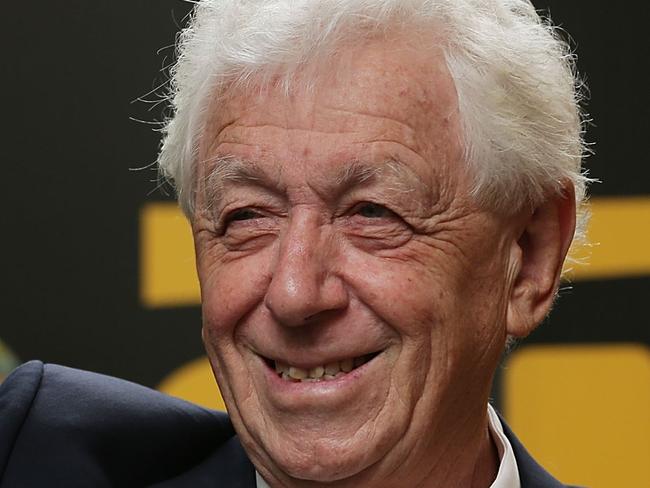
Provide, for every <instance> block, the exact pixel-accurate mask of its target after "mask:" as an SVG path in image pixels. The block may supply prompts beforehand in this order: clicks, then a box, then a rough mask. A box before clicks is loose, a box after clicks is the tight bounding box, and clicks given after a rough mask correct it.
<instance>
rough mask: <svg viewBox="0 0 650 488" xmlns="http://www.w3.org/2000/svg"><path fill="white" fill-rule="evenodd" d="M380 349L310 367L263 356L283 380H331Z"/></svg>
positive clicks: (345, 373)
mask: <svg viewBox="0 0 650 488" xmlns="http://www.w3.org/2000/svg"><path fill="white" fill-rule="evenodd" d="M380 352H381V351H378V352H373V353H370V354H365V355H363V356H358V357H355V358H347V359H342V360H341V361H334V362H332V363H328V364H324V365H322V366H315V367H313V368H310V369H305V368H299V367H297V366H291V365H290V364H287V363H284V362H282V361H278V360H274V359H268V358H264V361H265V362H266V364H267V365H268V366H269V368H271V369H272V370H274V371H275V372H276V374H277V375H278V376H279V377H280V378H282V379H283V380H285V381H289V382H293V383H296V382H316V381H332V380H335V379H338V378H341V377H343V376H345V375H347V374H348V373H351V372H352V371H354V370H355V369H357V368H359V367H361V366H363V365H364V364H366V363H367V362H368V361H371V360H372V359H374V358H375V357H376V356H378V355H379V353H380Z"/></svg>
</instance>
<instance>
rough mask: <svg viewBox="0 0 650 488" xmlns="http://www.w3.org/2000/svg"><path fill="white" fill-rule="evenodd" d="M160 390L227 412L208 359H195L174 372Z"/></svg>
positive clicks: (160, 386)
mask: <svg viewBox="0 0 650 488" xmlns="http://www.w3.org/2000/svg"><path fill="white" fill-rule="evenodd" d="M158 390H159V391H162V392H163V393H167V394H168V395H171V396H175V397H177V398H182V399H183V400H187V401H188V402H192V403H196V404H197V405H201V406H202V407H206V408H211V409H214V410H222V411H224V412H225V411H226V404H225V403H224V401H223V398H222V397H221V392H220V391H219V387H218V386H217V382H216V381H215V380H214V376H213V374H212V369H211V368H210V362H209V361H208V359H207V358H206V357H202V358H199V359H195V360H194V361H191V362H189V363H187V364H184V365H183V366H181V367H179V368H178V369H176V370H174V371H172V372H171V373H170V374H169V375H168V376H167V377H166V378H165V379H164V380H163V381H162V382H161V383H160V385H158Z"/></svg>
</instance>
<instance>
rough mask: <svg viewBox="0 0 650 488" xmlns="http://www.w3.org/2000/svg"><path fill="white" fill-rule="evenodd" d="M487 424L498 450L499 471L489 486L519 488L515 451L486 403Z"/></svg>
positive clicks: (499, 422)
mask: <svg viewBox="0 0 650 488" xmlns="http://www.w3.org/2000/svg"><path fill="white" fill-rule="evenodd" d="M488 426H489V428H490V434H492V439H493V440H494V443H495V444H496V446H497V450H498V451H499V458H500V459H501V462H500V463H499V472H498V473H497V477H496V479H495V480H494V481H493V482H492V484H491V485H490V488H521V481H520V480H519V469H518V468H517V460H516V459H515V452H514V451H513V449H512V445H511V444H510V441H509V440H508V438H507V437H506V435H505V434H504V433H503V425H501V420H499V417H498V415H497V413H496V412H495V411H494V409H493V408H492V405H489V404H488Z"/></svg>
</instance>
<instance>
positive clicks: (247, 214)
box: [226, 208, 260, 224]
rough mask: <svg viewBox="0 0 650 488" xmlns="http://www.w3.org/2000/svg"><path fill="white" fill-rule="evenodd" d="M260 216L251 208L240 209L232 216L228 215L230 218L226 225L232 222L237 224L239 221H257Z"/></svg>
mask: <svg viewBox="0 0 650 488" xmlns="http://www.w3.org/2000/svg"><path fill="white" fill-rule="evenodd" d="M259 216H260V214H259V213H257V212H255V211H254V210H252V209H250V208H240V209H238V210H235V211H234V212H232V213H231V214H230V215H228V218H227V219H226V223H227V224H229V223H230V222H235V221H239V220H251V219H256V218H257V217H259Z"/></svg>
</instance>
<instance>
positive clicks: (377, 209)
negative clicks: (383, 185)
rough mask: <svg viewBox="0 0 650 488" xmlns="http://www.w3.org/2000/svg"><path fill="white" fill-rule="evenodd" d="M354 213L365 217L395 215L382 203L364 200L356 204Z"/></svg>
mask: <svg viewBox="0 0 650 488" xmlns="http://www.w3.org/2000/svg"><path fill="white" fill-rule="evenodd" d="M355 213H356V214H357V215H360V216H361V217H365V218H367V219H385V218H392V217H395V212H393V211H392V210H389V209H387V208H386V207H384V206H383V205H378V204H376V203H371V202H364V203H362V204H360V205H359V206H357V208H356V209H355Z"/></svg>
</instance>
